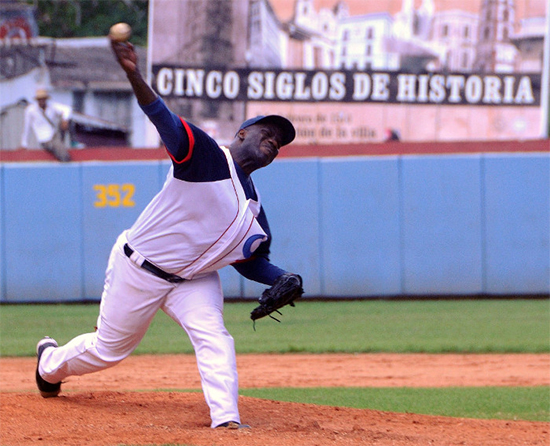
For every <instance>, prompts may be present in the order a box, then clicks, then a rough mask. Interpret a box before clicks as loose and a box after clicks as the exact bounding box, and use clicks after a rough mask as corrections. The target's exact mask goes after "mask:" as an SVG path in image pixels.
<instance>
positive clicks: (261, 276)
mask: <svg viewBox="0 0 550 446" xmlns="http://www.w3.org/2000/svg"><path fill="white" fill-rule="evenodd" d="M233 268H235V269H236V270H237V271H238V273H239V274H241V275H242V276H244V277H246V278H247V279H248V280H253V281H254V282H259V283H263V284H265V285H269V286H271V285H273V283H274V282H275V280H277V278H278V277H280V276H282V275H283V274H285V273H286V271H285V270H283V269H281V268H279V267H278V266H275V265H273V264H272V263H270V262H269V260H267V259H266V258H265V257H252V259H251V260H248V261H246V262H240V263H234V264H233Z"/></svg>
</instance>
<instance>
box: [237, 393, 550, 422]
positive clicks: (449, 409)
mask: <svg viewBox="0 0 550 446" xmlns="http://www.w3.org/2000/svg"><path fill="white" fill-rule="evenodd" d="M240 394H241V395H245V396H252V397H255V398H263V399H271V400H276V401H290V402H298V403H306V404H320V405H328V406H341V407H342V406H343V407H355V408H358V409H373V410H382V411H388V412H408V413H417V414H425V415H442V416H449V417H467V418H482V419H501V420H529V421H550V387H546V386H540V387H446V388H410V387H384V388H365V387H359V388H355V387H334V388H327V387H323V388H299V389H291V388H265V389H241V390H240Z"/></svg>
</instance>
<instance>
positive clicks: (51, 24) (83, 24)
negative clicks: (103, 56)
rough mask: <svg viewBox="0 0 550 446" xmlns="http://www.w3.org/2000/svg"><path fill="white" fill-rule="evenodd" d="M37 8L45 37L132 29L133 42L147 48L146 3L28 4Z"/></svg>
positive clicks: (70, 0)
mask: <svg viewBox="0 0 550 446" xmlns="http://www.w3.org/2000/svg"><path fill="white" fill-rule="evenodd" d="M27 3H29V4H33V5H35V6H36V20H37V23H38V28H39V33H40V35H41V36H46V37H58V38H59V37H95V36H106V35H107V33H108V32H109V28H110V27H111V25H113V24H115V23H117V22H126V23H128V24H130V25H131V26H132V36H133V37H132V42H133V43H134V44H137V45H142V46H145V45H146V44H147V13H148V6H149V1H148V0H109V1H106V0H40V1H38V2H37V1H35V0H27Z"/></svg>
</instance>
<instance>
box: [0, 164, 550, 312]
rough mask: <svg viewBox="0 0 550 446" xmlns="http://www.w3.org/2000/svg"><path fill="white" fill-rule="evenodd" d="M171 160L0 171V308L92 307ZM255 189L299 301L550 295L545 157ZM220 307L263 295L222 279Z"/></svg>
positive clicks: (302, 169) (351, 172)
mask: <svg viewBox="0 0 550 446" xmlns="http://www.w3.org/2000/svg"><path fill="white" fill-rule="evenodd" d="M168 167H169V163H168V162H167V161H135V162H82V163H71V164H52V163H33V164H30V163H6V164H2V165H1V166H0V302H41V301H44V302H46V301H47V302H64V301H81V300H82V301H84V300H98V299H99V297H100V295H101V290H102V288H103V280H104V272H105V268H106V266H107V259H108V256H109V252H110V249H111V246H112V245H113V243H114V241H115V239H116V237H117V236H118V234H119V233H120V232H121V231H122V230H124V229H125V228H127V227H129V226H130V225H131V224H132V223H133V221H134V220H135V218H136V217H137V216H138V214H139V213H140V211H141V210H142V209H143V208H144V207H145V206H146V205H147V203H148V202H149V200H150V199H151V198H152V197H153V196H154V195H155V194H156V193H157V191H158V190H159V189H160V188H161V186H162V183H163V181H164V178H165V175H166V172H167V170H168ZM253 177H254V180H255V183H256V185H257V186H258V188H259V190H260V192H261V198H262V202H263V204H264V207H265V209H266V212H267V214H268V217H269V222H270V226H271V230H272V233H273V244H272V261H273V262H274V263H276V264H278V265H280V266H281V267H283V268H285V269H288V270H290V271H295V272H298V273H300V274H301V275H302V276H303V278H304V283H305V290H306V295H307V296H316V297H380V296H387V297H390V296H442V295H445V296H466V295H468V296H469V295H496V296H499V295H506V296H508V295H548V294H550V240H549V239H550V154H548V153H530V154H525V153H524V154H475V155H400V156H378V157H343V158H292V159H281V160H277V161H275V162H274V163H273V165H271V166H270V167H269V168H267V169H262V170H261V171H258V172H256V173H255V174H254V175H253ZM220 274H221V276H222V281H223V286H224V292H225V294H226V296H227V297H229V298H231V297H238V298H241V297H246V298H256V297H257V296H258V295H259V294H260V293H261V291H262V290H263V289H264V288H265V286H263V285H261V284H256V283H254V282H250V281H247V280H245V279H243V278H242V277H240V276H239V275H238V274H237V273H236V272H235V271H234V270H233V269H232V268H231V267H228V268H224V269H223V270H222V271H220Z"/></svg>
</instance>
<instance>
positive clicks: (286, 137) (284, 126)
mask: <svg viewBox="0 0 550 446" xmlns="http://www.w3.org/2000/svg"><path fill="white" fill-rule="evenodd" d="M262 122H265V123H268V122H269V123H272V124H275V126H277V127H278V128H279V129H280V130H281V146H286V145H287V144H290V143H291V142H292V141H294V138H296V130H295V129H294V126H293V125H292V122H290V121H289V120H288V119H286V118H283V117H282V116H279V115H268V116H256V117H255V118H250V119H247V120H246V121H244V122H243V123H242V124H241V126H240V127H239V130H237V133H239V131H241V130H242V129H245V128H247V127H250V126H251V125H254V124H261V123H262Z"/></svg>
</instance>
